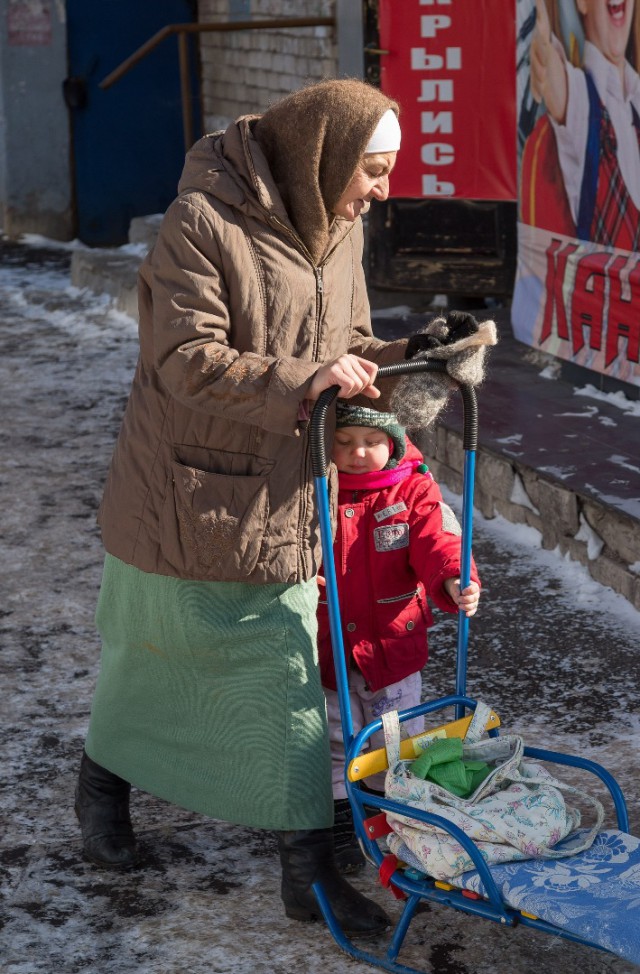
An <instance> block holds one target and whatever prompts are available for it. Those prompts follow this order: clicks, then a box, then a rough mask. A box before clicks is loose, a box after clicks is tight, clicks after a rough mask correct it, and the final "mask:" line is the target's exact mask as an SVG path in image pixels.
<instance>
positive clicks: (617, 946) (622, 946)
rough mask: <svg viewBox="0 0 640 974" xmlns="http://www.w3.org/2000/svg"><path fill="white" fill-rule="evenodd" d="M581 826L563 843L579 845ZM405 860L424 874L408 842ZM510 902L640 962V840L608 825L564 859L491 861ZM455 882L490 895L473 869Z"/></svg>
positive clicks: (400, 850) (402, 850)
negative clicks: (584, 848)
mask: <svg viewBox="0 0 640 974" xmlns="http://www.w3.org/2000/svg"><path fill="white" fill-rule="evenodd" d="M580 839H581V835H580V830H578V831H577V832H575V833H573V834H572V835H571V836H570V837H568V838H567V839H565V840H564V842H563V843H559V847H560V846H564V847H565V848H570V847H571V845H572V844H576V845H577V844H579V843H580ZM394 851H395V854H396V855H397V856H398V858H399V859H402V861H403V862H405V863H406V864H407V865H408V866H411V867H413V868H415V869H417V870H419V871H420V872H422V873H424V868H423V867H422V866H421V864H420V861H419V860H418V859H416V858H415V856H414V855H413V853H412V852H411V851H410V850H409V849H408V848H407V847H406V846H404V845H402V846H400V848H395V849H394ZM490 869H491V874H492V876H493V878H494V879H495V881H496V884H497V886H498V889H499V891H500V893H501V894H502V897H503V899H504V902H505V903H506V904H507V905H508V906H510V907H512V908H513V909H516V910H526V912H527V913H533V914H534V915H535V916H537V917H540V919H541V920H546V921H547V922H548V923H552V924H553V925H554V926H556V927H560V928H562V929H563V930H566V931H567V932H571V933H573V934H577V935H578V936H579V937H583V938H584V939H585V940H587V941H589V942H590V943H592V944H597V945H598V946H599V947H602V948H604V949H605V950H608V951H610V952H611V953H613V954H617V955H618V956H619V957H624V958H625V959H626V960H628V961H631V962H632V963H634V964H639V965H640V839H637V838H635V837H634V836H632V835H627V834H626V833H625V832H618V831H616V830H613V829H610V830H603V831H602V832H599V833H598V835H597V836H596V838H595V840H594V842H593V844H592V845H591V847H590V848H589V849H587V850H586V851H584V852H580V853H578V854H576V855H575V856H570V857H569V858H567V859H559V860H539V859H527V860H525V861H524V862H512V863H505V864H501V865H493V866H490ZM449 882H450V883H452V884H454V885H456V886H459V887H461V888H463V889H468V890H472V891H473V892H475V893H480V894H481V895H484V893H485V891H484V886H483V884H482V882H481V880H480V878H479V876H478V873H477V872H476V871H475V870H473V871H470V872H466V873H463V874H462V875H461V876H458V877H456V878H455V879H451V880H449Z"/></svg>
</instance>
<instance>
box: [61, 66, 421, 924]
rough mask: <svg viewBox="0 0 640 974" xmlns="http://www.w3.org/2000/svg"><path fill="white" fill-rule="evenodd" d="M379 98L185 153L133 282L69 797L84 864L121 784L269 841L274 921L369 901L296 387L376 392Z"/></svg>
mask: <svg viewBox="0 0 640 974" xmlns="http://www.w3.org/2000/svg"><path fill="white" fill-rule="evenodd" d="M397 115H398V107H397V105H396V104H395V103H394V102H392V101H390V100H389V99H388V98H387V97H385V96H384V95H383V94H382V93H381V92H380V91H378V90H377V89H375V88H373V87H371V86H369V85H367V84H364V83H362V82H359V81H355V80H341V81H325V82H321V83H319V84H315V85H311V86H309V87H307V88H305V89H303V90H301V91H298V92H296V93H294V94H292V95H290V96H288V97H286V98H284V99H283V100H282V101H280V102H278V103H276V104H275V105H273V106H272V107H271V108H269V109H268V110H267V111H266V112H265V113H264V114H263V115H261V116H246V117H242V118H240V119H238V120H237V121H236V122H234V123H233V124H231V125H230V126H229V127H228V128H227V129H226V131H224V132H218V133H216V134H214V135H209V136H206V137H205V138H203V139H201V140H200V141H199V142H198V143H197V144H196V145H195V146H194V147H193V149H192V150H191V151H190V152H189V153H188V155H187V159H186V165H185V168H184V172H183V175H182V179H181V181H180V184H179V195H178V197H177V199H176V200H175V201H174V202H173V203H172V204H171V206H170V207H169V209H168V211H167V213H166V215H165V218H164V221H163V223H162V226H161V229H160V233H159V236H158V240H157V243H156V245H155V247H154V248H153V250H152V251H151V253H150V254H149V255H148V257H147V258H146V260H145V261H144V263H143V265H142V267H141V270H140V277H139V307H140V356H139V361H138V364H137V369H136V373H135V377H134V380H133V386H132V389H131V394H130V397H129V401H128V405H127V409H126V412H125V415H124V420H123V423H122V428H121V430H120V434H119V437H118V441H117V444H116V447H115V452H114V455H113V460H112V463H111V468H110V471H109V476H108V480H107V484H106V489H105V492H104V499H103V501H102V505H101V508H100V515H99V520H100V525H101V529H102V537H103V542H104V546H105V549H106V558H105V566H104V577H103V582H102V587H101V591H100V598H99V604H98V609H97V626H98V629H99V632H100V636H101V639H102V647H103V649H102V657H101V667H100V673H99V677H98V681H97V686H96V690H95V696H94V700H93V707H92V712H91V720H90V726H89V732H88V736H87V739H86V746H85V752H84V754H83V756H82V762H81V769H80V778H79V783H78V788H77V793H76V805H75V809H76V813H77V815H78V818H79V820H80V824H81V827H82V835H83V842H84V853H85V855H86V856H87V857H88V858H89V859H90V860H91V861H93V862H94V863H96V864H98V865H101V866H108V867H114V866H115V867H128V866H131V865H133V864H134V863H135V861H136V859H137V853H136V845H135V838H134V835H133V832H132V829H131V821H130V818H129V793H130V788H131V784H133V785H135V786H136V787H137V788H140V789H143V790H145V791H148V792H150V793H152V794H154V795H157V796H159V797H160V798H163V799H166V800H167V801H170V802H173V803H176V804H178V805H181V806H182V807H184V808H188V809H192V810H194V811H197V812H200V813H204V814H206V815H210V816H212V817H214V818H217V819H224V820H226V821H230V822H235V823H239V824H244V825H249V826H255V827H259V828H267V829H274V830H277V832H278V844H279V850H280V858H281V863H282V897H283V900H284V904H285V910H286V914H287V916H289V917H293V918H296V919H299V920H308V919H313V918H315V917H317V916H318V912H319V911H318V907H317V904H316V901H315V896H314V894H313V892H312V890H311V885H312V883H313V882H315V881H316V880H320V881H322V882H323V884H324V887H325V889H326V891H327V895H328V897H329V899H330V902H331V904H332V907H333V909H334V911H335V913H336V915H337V916H338V918H339V920H340V921H341V922H342V924H343V925H344V927H345V929H346V930H347V931H351V932H358V933H376V932H378V931H379V930H381V929H382V928H384V926H386V924H387V923H388V918H387V917H386V916H385V915H384V913H383V911H381V910H380V908H379V907H378V906H377V905H376V904H374V903H372V902H371V901H369V900H368V899H365V898H364V897H363V896H362V895H361V894H359V893H357V892H356V891H355V890H354V889H352V887H351V886H349V885H348V884H347V882H346V881H345V880H344V879H343V878H342V877H341V876H340V875H339V873H338V871H337V870H336V867H335V863H334V860H333V846H332V829H331V825H332V821H333V802H332V794H331V772H330V758H329V738H328V733H327V723H326V713H325V703H324V697H323V693H322V687H321V685H320V678H319V672H318V663H317V650H316V604H317V583H316V574H317V571H318V563H319V557H320V544H319V531H318V523H317V519H316V512H315V505H314V497H313V478H312V472H311V463H310V456H309V444H308V437H307V426H308V419H309V415H310V410H311V409H312V408H313V403H314V400H316V399H317V397H318V395H319V394H320V392H322V390H324V389H326V388H328V387H330V386H333V385H337V386H339V390H340V393H339V394H340V396H342V397H343V398H347V399H348V398H351V397H353V396H356V395H358V394H364V395H365V396H368V397H370V398H373V399H376V398H377V397H378V396H379V395H380V393H379V390H378V389H376V387H375V378H376V372H377V368H378V365H380V364H385V363H389V362H393V361H398V360H400V359H402V358H403V357H404V352H405V346H406V342H405V341H404V340H402V341H398V342H393V343H385V342H382V341H379V340H376V339H375V338H373V337H372V332H371V321H370V313H369V305H368V300H367V295H366V290H365V281H364V274H363V268H362V249H363V232H362V224H361V221H360V219H359V217H360V215H361V214H362V213H363V212H365V211H366V209H367V208H368V206H369V203H370V202H371V201H372V200H374V199H377V200H385V199H386V198H387V195H388V191H389V174H390V173H391V170H392V169H393V165H394V162H395V158H396V152H397V150H398V148H399V146H400V129H399V125H398V119H397Z"/></svg>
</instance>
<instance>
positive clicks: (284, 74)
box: [198, 0, 338, 132]
mask: <svg viewBox="0 0 640 974" xmlns="http://www.w3.org/2000/svg"><path fill="white" fill-rule="evenodd" d="M247 11H248V12H247ZM232 15H235V17H234V19H236V20H256V19H272V18H273V19H276V18H281V17H328V16H335V0H296V2H295V3H293V2H290V0H245V2H244V3H242V4H238V3H234V0H199V3H198V19H199V21H200V23H216V22H221V21H229V20H231V19H232ZM200 57H201V74H202V105H203V116H204V118H203V124H204V131H205V132H212V131H215V130H216V129H219V128H223V127H225V126H226V125H227V124H228V122H229V121H231V120H232V119H234V118H236V117H237V116H238V115H244V114H249V113H252V112H256V113H257V112H261V111H264V109H265V108H267V107H268V105H269V104H271V103H272V102H273V101H277V99H278V98H281V97H282V96H283V95H286V94H288V93H289V92H290V91H294V90H295V89H297V88H300V87H301V86H302V85H303V84H305V83H306V82H308V81H320V80H322V79H323V78H333V77H336V76H337V72H338V55H337V46H336V36H335V29H334V28H332V27H290V28H269V29H268V30H244V31H237V32H236V31H232V32H230V33H226V32H225V33H221V34H216V33H203V34H201V35H200Z"/></svg>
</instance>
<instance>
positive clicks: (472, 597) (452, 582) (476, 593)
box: [444, 578, 480, 618]
mask: <svg viewBox="0 0 640 974" xmlns="http://www.w3.org/2000/svg"><path fill="white" fill-rule="evenodd" d="M444 589H445V591H446V593H447V595H448V596H449V598H450V599H451V600H452V601H453V602H455V604H456V605H457V606H458V609H459V610H460V611H461V612H464V614H465V615H466V616H467V617H469V618H470V617H471V616H474V615H475V614H476V612H477V611H478V602H479V601H480V586H479V585H478V583H477V582H469V584H468V585H467V587H466V588H465V590H464V592H461V591H460V579H459V578H447V579H446V581H445V583H444Z"/></svg>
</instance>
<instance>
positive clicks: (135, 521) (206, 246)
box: [99, 116, 406, 583]
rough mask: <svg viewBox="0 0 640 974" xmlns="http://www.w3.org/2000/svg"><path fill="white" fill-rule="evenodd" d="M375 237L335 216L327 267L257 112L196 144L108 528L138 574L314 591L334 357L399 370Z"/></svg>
mask: <svg viewBox="0 0 640 974" xmlns="http://www.w3.org/2000/svg"><path fill="white" fill-rule="evenodd" d="M362 248H363V233H362V225H361V221H360V220H359V219H358V220H357V221H356V222H355V224H351V223H348V222H346V221H344V220H341V219H337V220H334V221H333V225H332V229H331V237H330V243H329V247H328V249H327V251H326V253H325V256H324V257H323V258H322V261H321V263H320V265H319V266H314V264H313V261H312V259H311V256H310V254H309V253H308V251H307V250H306V248H305V246H304V244H303V243H302V241H301V240H300V238H299V236H298V235H297V233H296V231H295V230H294V228H293V226H292V224H291V222H290V220H289V218H288V216H287V213H286V211H285V210H284V206H283V204H282V201H281V198H280V196H279V194H278V191H277V189H276V188H275V185H274V182H273V179H272V177H271V175H270V172H269V168H268V165H267V162H266V159H265V157H264V154H263V152H262V150H261V148H260V146H259V144H258V143H257V142H256V140H255V139H254V137H253V135H252V119H251V117H249V116H247V117H245V118H243V119H240V120H238V122H236V123H234V124H233V125H231V126H230V127H229V128H228V129H227V130H226V132H225V133H224V134H220V133H218V134H216V135H213V136H206V137H205V138H203V139H201V140H200V141H199V142H198V143H197V144H196V145H195V146H194V147H193V149H192V150H191V151H190V152H189V154H188V156H187V161H186V164H185V169H184V172H183V175H182V178H181V181H180V185H179V196H178V197H177V199H176V200H175V201H174V202H173V203H172V204H171V206H170V207H169V209H168V210H167V213H166V215H165V218H164V220H163V223H162V226H161V229H160V233H159V236H158V240H157V243H156V245H155V246H154V248H153V250H152V251H151V253H150V254H149V255H148V257H147V258H146V259H145V261H144V263H143V265H142V267H141V270H140V275H139V309H140V357H139V361H138V365H137V369H136V373H135V377H134V380H133V386H132V390H131V394H130V398H129V402H128V405H127V409H126V412H125V416H124V419H123V423H122V428H121V431H120V434H119V437H118V441H117V444H116V447H115V451H114V455H113V459H112V463H111V468H110V471H109V475H108V479H107V483H106V487H105V493H104V497H103V501H102V504H101V508H100V513H99V522H100V526H101V529H102V537H103V541H104V545H105V547H106V550H107V551H108V552H109V553H110V554H112V555H114V556H116V557H117V558H119V559H121V560H122V561H125V562H127V563H128V564H131V565H135V566H136V567H137V568H140V569H142V570H143V571H147V572H154V573H157V574H161V575H172V576H177V577H180V578H187V579H200V580H208V581H242V582H252V583H271V582H298V581H303V580H308V579H310V578H312V577H313V576H314V575H315V574H316V572H317V568H318V563H319V556H320V545H319V531H318V526H317V517H316V512H315V504H314V496H313V478H312V472H311V465H310V456H309V445H308V435H307V425H308V424H307V423H306V422H304V421H301V420H300V418H299V416H300V407H301V404H302V403H303V401H304V400H305V396H306V393H307V390H308V388H309V385H310V383H311V381H312V378H313V376H314V374H315V372H316V371H317V369H318V367H319V364H322V363H324V362H327V361H330V360H332V359H335V358H336V357H337V356H339V355H341V354H342V353H344V352H346V351H350V352H353V353H355V354H357V355H361V356H362V357H364V358H368V359H370V360H373V361H375V362H377V363H378V364H386V363H389V362H394V361H398V360H400V359H402V358H403V356H404V348H405V344H406V342H405V341H404V340H402V341H399V342H393V343H389V344H387V343H385V342H382V341H379V340H377V339H375V338H373V337H372V333H371V321H370V312H369V304H368V299H367V295H366V290H365V282H364V274H363V269H362Z"/></svg>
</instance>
